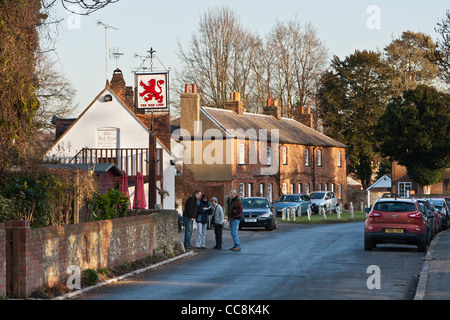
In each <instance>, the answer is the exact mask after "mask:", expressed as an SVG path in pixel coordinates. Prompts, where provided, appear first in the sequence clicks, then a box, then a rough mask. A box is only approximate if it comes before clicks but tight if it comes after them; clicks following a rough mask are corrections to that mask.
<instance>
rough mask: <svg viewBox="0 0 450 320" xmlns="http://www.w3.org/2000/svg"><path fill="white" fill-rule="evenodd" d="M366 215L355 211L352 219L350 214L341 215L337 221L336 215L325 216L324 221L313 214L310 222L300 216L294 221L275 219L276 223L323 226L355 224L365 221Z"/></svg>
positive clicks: (321, 217)
mask: <svg viewBox="0 0 450 320" xmlns="http://www.w3.org/2000/svg"><path fill="white" fill-rule="evenodd" d="M365 220H366V213H365V212H362V211H355V212H354V214H353V218H352V217H351V215H350V212H343V213H341V217H340V218H339V219H338V217H337V214H336V213H331V214H327V215H326V219H325V218H324V216H322V215H318V214H313V215H311V220H308V216H307V215H302V216H301V217H296V218H295V221H294V220H290V221H287V220H284V221H283V220H281V218H277V221H278V222H286V223H295V224H325V223H342V222H357V221H365Z"/></svg>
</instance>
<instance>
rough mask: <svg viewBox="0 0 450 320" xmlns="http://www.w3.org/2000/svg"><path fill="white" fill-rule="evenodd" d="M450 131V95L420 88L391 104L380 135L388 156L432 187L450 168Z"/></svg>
mask: <svg viewBox="0 0 450 320" xmlns="http://www.w3.org/2000/svg"><path fill="white" fill-rule="evenodd" d="M449 130H450V95H449V94H445V93H442V92H439V91H437V90H436V89H435V88H433V87H430V86H426V85H418V86H417V87H416V88H415V89H412V90H408V91H405V92H404V93H403V95H401V96H398V97H396V98H394V99H393V101H392V102H391V103H389V105H388V106H387V108H386V111H385V113H384V114H383V116H382V117H381V118H380V121H379V126H378V128H377V136H378V139H379V140H380V141H381V146H380V147H381V150H382V152H383V154H384V155H385V156H388V157H390V158H391V159H392V160H395V161H398V163H399V164H400V165H403V166H405V167H406V168H407V171H408V175H409V177H410V178H411V179H412V180H413V181H415V182H417V183H420V184H421V185H422V186H430V185H432V184H435V183H437V182H439V181H441V180H442V179H443V174H444V169H445V168H447V167H448V166H449V165H450V139H449V136H450V131H449ZM425 191H426V190H425Z"/></svg>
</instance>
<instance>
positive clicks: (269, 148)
mask: <svg viewBox="0 0 450 320" xmlns="http://www.w3.org/2000/svg"><path fill="white" fill-rule="evenodd" d="M267 165H268V166H271V165H272V147H271V146H267Z"/></svg>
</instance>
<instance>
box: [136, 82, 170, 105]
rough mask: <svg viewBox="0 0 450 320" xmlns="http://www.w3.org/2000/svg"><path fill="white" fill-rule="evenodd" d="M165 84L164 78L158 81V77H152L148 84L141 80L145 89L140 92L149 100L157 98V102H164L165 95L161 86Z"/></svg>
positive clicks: (140, 83) (141, 84)
mask: <svg viewBox="0 0 450 320" xmlns="http://www.w3.org/2000/svg"><path fill="white" fill-rule="evenodd" d="M163 84H164V80H158V82H156V79H150V81H148V85H147V84H145V83H144V82H143V81H142V80H141V82H139V85H140V86H141V87H142V88H144V91H143V92H141V93H139V95H140V96H141V97H144V100H145V101H147V102H148V101H150V100H152V99H155V100H156V101H157V102H159V103H162V102H163V100H164V96H163V95H162V93H163V92H162V91H163V90H162V88H161V87H162V85H163ZM157 89H159V90H157Z"/></svg>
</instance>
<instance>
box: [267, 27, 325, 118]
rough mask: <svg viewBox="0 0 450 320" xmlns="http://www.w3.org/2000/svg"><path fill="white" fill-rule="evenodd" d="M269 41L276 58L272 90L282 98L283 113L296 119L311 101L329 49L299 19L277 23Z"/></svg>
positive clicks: (269, 48)
mask: <svg viewBox="0 0 450 320" xmlns="http://www.w3.org/2000/svg"><path fill="white" fill-rule="evenodd" d="M268 43H269V45H268V50H269V51H270V52H271V54H270V55H271V56H274V57H275V59H274V61H273V63H274V68H273V71H272V73H273V74H272V76H271V82H270V84H271V87H272V93H273V95H274V98H279V99H280V100H281V107H282V113H283V115H284V116H286V117H289V118H294V119H298V118H299V115H300V113H301V108H302V107H303V106H305V105H311V104H312V103H313V101H314V99H313V98H314V96H315V88H316V83H317V82H318V81H319V79H320V76H321V75H322V74H323V72H324V71H325V69H326V66H327V59H328V50H327V48H326V47H325V45H324V44H323V42H322V41H321V40H320V38H319V36H318V33H317V29H316V28H315V27H314V26H313V25H312V24H310V23H308V24H305V25H303V24H301V23H300V22H299V21H298V20H290V21H288V22H277V24H276V25H275V26H274V27H273V28H272V31H271V33H270V34H269V40H268Z"/></svg>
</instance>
